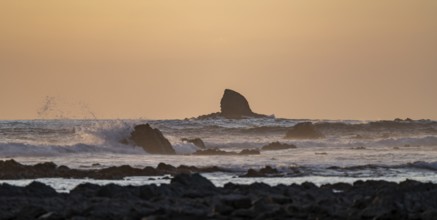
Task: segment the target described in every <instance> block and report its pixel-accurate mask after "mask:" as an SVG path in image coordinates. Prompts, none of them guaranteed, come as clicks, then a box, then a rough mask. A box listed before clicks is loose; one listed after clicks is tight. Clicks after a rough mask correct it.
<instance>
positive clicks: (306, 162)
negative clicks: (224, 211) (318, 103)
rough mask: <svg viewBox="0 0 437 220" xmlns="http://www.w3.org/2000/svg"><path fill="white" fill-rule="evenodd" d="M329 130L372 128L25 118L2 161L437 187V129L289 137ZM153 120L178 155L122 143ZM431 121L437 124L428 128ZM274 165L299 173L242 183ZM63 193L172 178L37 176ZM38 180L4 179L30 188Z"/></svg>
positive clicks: (9, 132) (1, 141)
mask: <svg viewBox="0 0 437 220" xmlns="http://www.w3.org/2000/svg"><path fill="white" fill-rule="evenodd" d="M303 121H311V122H313V123H325V124H327V125H330V124H332V125H336V124H347V125H360V124H369V123H371V121H358V120H341V121H332V120H331V121H328V120H292V119H275V118H263V119H243V120H229V119H215V120H195V119H190V120H27V121H25V120H20V121H0V159H2V160H6V159H15V160H16V161H18V162H20V163H23V164H35V163H39V162H48V161H51V162H54V163H56V164H58V165H66V166H69V167H71V168H78V169H98V168H104V167H109V166H118V165H125V164H127V165H131V166H133V167H138V168H142V167H144V166H156V165H158V164H159V163H160V162H164V163H167V164H171V165H174V166H179V165H189V166H197V167H206V166H219V167H221V168H224V169H226V170H227V171H226V172H220V173H208V174H203V175H205V176H206V177H207V178H208V179H210V180H211V181H213V183H214V184H216V185H218V186H222V185H224V184H226V183H228V182H233V183H240V184H250V183H253V182H264V183H266V184H270V185H277V184H291V183H302V182H305V181H310V182H313V183H315V184H318V185H320V184H325V183H335V182H354V181H356V180H367V179H378V180H388V181H397V182H399V181H403V180H405V179H414V180H418V181H423V182H428V181H431V182H437V159H436V158H437V127H435V126H434V122H432V121H428V122H427V126H423V127H421V126H420V123H419V126H417V123H416V126H414V128H412V129H411V130H408V132H405V130H403V131H402V132H397V130H396V129H391V130H387V131H385V130H384V129H382V130H381V129H373V130H372V129H366V127H365V126H363V129H361V130H356V129H355V130H353V132H345V130H344V129H343V130H338V129H337V130H336V129H335V126H333V128H332V129H328V131H329V132H327V133H326V134H325V138H321V139H314V140H292V139H285V134H286V132H287V130H288V129H289V128H291V127H293V126H294V125H296V124H297V123H299V122H303ZM144 123H149V124H150V125H151V126H152V127H154V128H158V129H160V130H161V131H162V133H163V134H164V136H165V137H167V138H168V139H169V141H170V142H171V143H172V145H173V146H174V148H175V150H176V152H177V155H151V154H147V153H146V152H145V151H144V150H143V149H142V148H141V147H135V146H130V145H124V144H121V143H120V141H121V140H122V139H124V138H126V137H128V136H129V134H130V132H132V130H133V128H134V126H135V125H138V124H144ZM429 124H431V126H429ZM182 138H201V139H202V140H203V141H204V142H205V144H206V146H207V148H220V149H222V150H226V151H240V150H242V149H259V148H261V147H262V146H264V145H266V144H269V143H271V142H275V141H279V142H282V143H289V144H294V145H296V146H297V148H294V149H288V150H280V151H262V152H261V154H260V155H247V156H243V155H235V156H193V155H190V154H191V153H193V152H195V151H196V150H197V147H196V146H194V145H193V144H191V143H186V142H183V141H182V140H181V139H182ZM267 165H269V166H272V167H274V168H276V169H278V170H279V171H280V172H283V173H285V174H287V173H290V172H289V171H290V169H298V170H299V174H298V175H286V177H270V178H241V177H239V176H240V175H241V174H244V173H245V172H246V171H247V169H250V168H253V169H259V168H262V167H265V166H267ZM37 180H38V181H41V182H44V183H46V184H48V185H51V186H53V187H54V188H55V189H56V190H58V191H69V190H71V189H72V188H74V187H75V186H76V185H78V184H80V183H83V182H92V183H96V184H108V183H115V184H120V185H142V184H162V183H168V182H169V180H168V179H167V178H162V177H156V178H150V177H128V178H125V179H124V180H90V179H61V178H46V179H37ZM31 181H33V180H2V181H1V182H7V183H9V184H14V185H26V184H28V183H29V182H31Z"/></svg>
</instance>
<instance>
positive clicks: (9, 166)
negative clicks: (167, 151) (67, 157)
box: [0, 153, 236, 195]
mask: <svg viewBox="0 0 437 220" xmlns="http://www.w3.org/2000/svg"><path fill="white" fill-rule="evenodd" d="M235 154H236V153H235ZM0 167H1V168H0V179H36V178H56V177H57V178H92V179H123V178H124V177H129V176H161V175H166V174H171V175H175V174H179V173H195V172H205V173H210V172H223V171H225V170H224V169H221V168H219V167H215V166H212V167H195V166H184V165H181V166H179V167H177V168H176V167H174V166H172V165H170V164H165V163H159V164H158V166H157V167H156V168H153V167H144V168H143V169H140V168H134V167H131V166H129V165H123V166H113V167H108V168H102V169H90V170H78V169H70V168H68V167H67V166H59V167H58V166H56V164H53V163H42V164H36V165H22V164H20V163H17V162H16V161H14V160H8V161H1V160H0ZM0 195H2V192H1V191H0Z"/></svg>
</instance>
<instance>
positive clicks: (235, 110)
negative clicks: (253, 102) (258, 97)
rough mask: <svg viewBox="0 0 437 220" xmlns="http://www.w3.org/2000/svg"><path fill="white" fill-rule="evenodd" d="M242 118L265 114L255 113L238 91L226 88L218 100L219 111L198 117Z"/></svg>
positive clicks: (264, 116)
mask: <svg viewBox="0 0 437 220" xmlns="http://www.w3.org/2000/svg"><path fill="white" fill-rule="evenodd" d="M221 117H223V118H228V119H243V118H266V117H269V116H267V115H262V114H257V113H254V112H253V111H252V109H250V106H249V102H248V101H247V99H246V98H245V97H244V96H243V95H241V94H240V93H238V92H236V91H234V90H230V89H226V90H225V92H224V94H223V97H222V99H221V101H220V112H217V113H212V114H208V115H202V116H199V117H198V119H215V118H221Z"/></svg>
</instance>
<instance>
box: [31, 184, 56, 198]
mask: <svg viewBox="0 0 437 220" xmlns="http://www.w3.org/2000/svg"><path fill="white" fill-rule="evenodd" d="M25 190H26V193H27V194H29V195H32V196H38V197H50V196H56V195H57V193H56V191H55V190H54V189H53V188H52V187H50V186H47V185H45V184H43V183H40V182H35V181H33V182H31V183H30V184H29V185H27V186H26V187H25Z"/></svg>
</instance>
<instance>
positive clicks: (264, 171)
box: [240, 166, 283, 177]
mask: <svg viewBox="0 0 437 220" xmlns="http://www.w3.org/2000/svg"><path fill="white" fill-rule="evenodd" d="M279 176H283V175H280V173H279V171H278V170H277V169H275V168H272V167H271V166H265V167H264V168H261V169H260V170H258V171H257V170H254V169H249V170H247V173H246V174H245V175H242V176H240V177H279Z"/></svg>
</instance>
